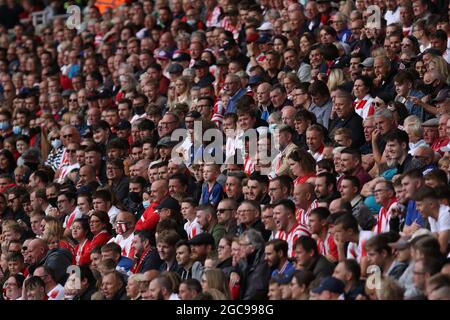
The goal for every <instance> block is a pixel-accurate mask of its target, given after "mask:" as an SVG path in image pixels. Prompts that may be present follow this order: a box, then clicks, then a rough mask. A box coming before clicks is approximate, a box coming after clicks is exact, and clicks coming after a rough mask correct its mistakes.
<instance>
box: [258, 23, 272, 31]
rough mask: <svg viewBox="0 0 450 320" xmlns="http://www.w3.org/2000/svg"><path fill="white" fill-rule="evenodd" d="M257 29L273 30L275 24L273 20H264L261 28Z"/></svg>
mask: <svg viewBox="0 0 450 320" xmlns="http://www.w3.org/2000/svg"><path fill="white" fill-rule="evenodd" d="M256 30H258V31H272V30H273V25H272V23H271V22H264V23H263V24H262V25H261V26H260V27H259V28H257V29H256Z"/></svg>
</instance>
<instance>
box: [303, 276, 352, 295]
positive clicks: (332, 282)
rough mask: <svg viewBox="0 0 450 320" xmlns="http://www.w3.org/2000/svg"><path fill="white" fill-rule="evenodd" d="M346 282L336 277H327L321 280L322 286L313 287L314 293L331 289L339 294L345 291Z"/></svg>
mask: <svg viewBox="0 0 450 320" xmlns="http://www.w3.org/2000/svg"><path fill="white" fill-rule="evenodd" d="M344 288H345V284H344V283H343V282H342V281H341V280H339V279H336V278H335V277H326V278H324V279H323V280H322V282H320V286H318V287H317V288H314V289H312V290H311V291H312V292H314V293H318V294H321V293H322V292H324V291H330V292H333V293H337V294H342V293H344Z"/></svg>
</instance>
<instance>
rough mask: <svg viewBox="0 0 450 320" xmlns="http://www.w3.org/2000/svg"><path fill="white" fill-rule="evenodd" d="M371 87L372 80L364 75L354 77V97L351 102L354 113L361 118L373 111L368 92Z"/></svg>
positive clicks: (371, 100) (371, 113)
mask: <svg viewBox="0 0 450 320" xmlns="http://www.w3.org/2000/svg"><path fill="white" fill-rule="evenodd" d="M371 89H372V80H371V79H370V78H369V77H366V76H359V77H357V78H356V79H355V84H354V85H353V95H354V96H355V97H356V99H355V101H354V102H353V104H354V106H355V111H356V113H357V114H358V115H359V116H360V117H361V118H363V119H365V118H367V117H368V116H371V115H373V114H374V113H375V108H374V106H373V105H372V102H373V98H372V96H371V94H370V91H371Z"/></svg>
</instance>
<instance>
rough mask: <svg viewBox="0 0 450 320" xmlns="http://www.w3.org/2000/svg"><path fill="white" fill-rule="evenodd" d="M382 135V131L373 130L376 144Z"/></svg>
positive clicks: (373, 138)
mask: <svg viewBox="0 0 450 320" xmlns="http://www.w3.org/2000/svg"><path fill="white" fill-rule="evenodd" d="M380 135H381V132H380V129H375V130H373V132H372V142H373V143H376V142H377V141H378V138H379V137H380Z"/></svg>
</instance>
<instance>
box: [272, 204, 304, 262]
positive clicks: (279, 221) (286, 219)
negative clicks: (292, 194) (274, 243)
mask: <svg viewBox="0 0 450 320" xmlns="http://www.w3.org/2000/svg"><path fill="white" fill-rule="evenodd" d="M273 218H274V221H275V224H276V226H277V230H278V232H277V234H276V236H275V237H276V238H277V239H280V240H285V241H286V242H287V243H288V246H289V250H288V256H289V257H290V258H291V257H293V256H294V243H295V241H296V240H297V239H298V238H299V237H300V236H308V237H309V236H310V233H309V231H308V228H307V227H306V226H305V225H303V224H300V223H299V222H298V221H297V220H296V219H295V204H294V203H293V202H292V201H291V200H284V199H283V200H280V201H278V202H277V203H274V208H273Z"/></svg>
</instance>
